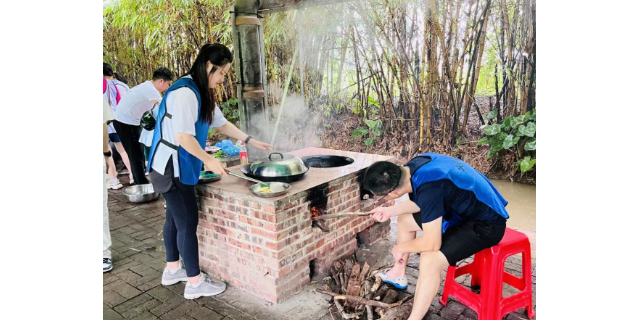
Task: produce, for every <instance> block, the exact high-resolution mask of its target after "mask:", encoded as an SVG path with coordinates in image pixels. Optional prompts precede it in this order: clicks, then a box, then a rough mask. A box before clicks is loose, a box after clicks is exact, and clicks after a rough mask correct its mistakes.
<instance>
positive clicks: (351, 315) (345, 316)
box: [333, 300, 360, 319]
mask: <svg viewBox="0 0 640 320" xmlns="http://www.w3.org/2000/svg"><path fill="white" fill-rule="evenodd" d="M333 302H334V303H335V304H336V307H337V308H338V311H340V315H341V316H342V319H360V316H359V315H357V314H355V313H347V312H346V311H345V310H344V307H343V306H342V304H341V303H340V301H338V300H334V301H333Z"/></svg>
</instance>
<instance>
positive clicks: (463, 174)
mask: <svg viewBox="0 0 640 320" xmlns="http://www.w3.org/2000/svg"><path fill="white" fill-rule="evenodd" d="M416 158H430V159H431V161H429V162H427V161H424V162H425V163H417V165H416V163H415V160H417V159H416ZM416 158H414V159H412V160H411V161H410V162H409V163H407V165H408V166H409V169H410V171H411V183H412V185H413V194H416V190H417V189H418V187H420V186H421V185H423V184H425V183H428V182H432V181H438V180H442V179H447V180H450V181H451V182H453V184H455V185H456V187H458V188H460V189H463V190H467V191H471V192H473V194H474V195H475V196H476V199H478V201H480V202H482V203H484V204H486V205H487V206H489V207H490V208H491V209H493V210H494V211H495V212H497V213H498V214H499V215H501V216H503V217H504V218H507V219H508V218H509V214H508V213H507V210H505V208H504V207H505V206H506V205H507V200H505V199H504V198H503V197H502V195H500V193H499V192H498V190H496V188H495V187H494V186H493V184H492V183H491V181H489V179H487V178H486V177H485V176H484V175H483V174H481V173H480V172H478V171H476V169H474V168H472V167H471V166H470V165H468V164H466V163H465V162H463V161H462V160H459V159H456V158H452V157H449V156H445V155H442V154H437V153H425V154H421V155H419V156H417V157H416ZM425 160H426V159H425ZM412 162H413V164H414V165H412ZM461 221H462V218H461V217H460V216H459V215H457V214H456V213H455V212H452V214H451V217H450V218H449V219H447V220H444V217H443V220H442V232H443V233H444V231H445V230H447V228H448V227H451V226H454V225H456V224H458V223H460V222H461Z"/></svg>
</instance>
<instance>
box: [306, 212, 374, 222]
mask: <svg viewBox="0 0 640 320" xmlns="http://www.w3.org/2000/svg"><path fill="white" fill-rule="evenodd" d="M368 215H369V214H368V213H366V212H339V213H333V214H323V215H321V216H317V217H312V218H311V220H316V221H317V220H324V219H335V218H340V217H353V216H368Z"/></svg>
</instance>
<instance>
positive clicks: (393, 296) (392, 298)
mask: <svg viewBox="0 0 640 320" xmlns="http://www.w3.org/2000/svg"><path fill="white" fill-rule="evenodd" d="M396 301H398V292H397V291H395V290H393V289H389V290H388V291H387V293H385V295H384V297H383V298H382V302H383V303H385V304H392V303H394V302H396ZM383 309H384V308H380V307H376V309H375V311H376V313H378V314H379V315H380V316H382V315H383V313H382V312H384V310H383Z"/></svg>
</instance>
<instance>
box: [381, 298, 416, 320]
mask: <svg viewBox="0 0 640 320" xmlns="http://www.w3.org/2000/svg"><path fill="white" fill-rule="evenodd" d="M411 309H413V301H412V302H409V303H407V304H403V305H401V306H399V307H396V308H391V309H389V311H387V312H386V313H385V315H384V316H383V317H382V318H380V320H406V319H409V316H410V315H411Z"/></svg>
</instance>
